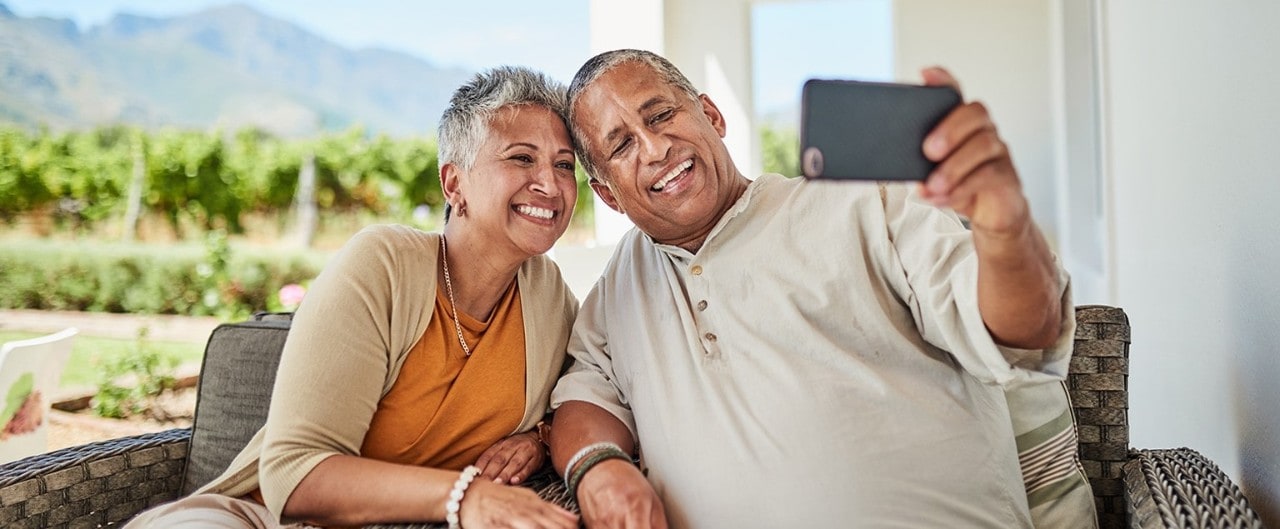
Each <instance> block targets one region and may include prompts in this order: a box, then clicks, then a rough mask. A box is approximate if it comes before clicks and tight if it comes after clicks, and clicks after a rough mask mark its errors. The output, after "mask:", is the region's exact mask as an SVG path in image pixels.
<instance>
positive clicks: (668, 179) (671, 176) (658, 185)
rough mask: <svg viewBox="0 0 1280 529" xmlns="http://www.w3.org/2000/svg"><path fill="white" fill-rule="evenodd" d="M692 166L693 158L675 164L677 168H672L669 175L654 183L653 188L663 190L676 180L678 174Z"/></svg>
mask: <svg viewBox="0 0 1280 529" xmlns="http://www.w3.org/2000/svg"><path fill="white" fill-rule="evenodd" d="M690 167H693V160H685V161H684V163H682V164H680V165H677V166H675V168H673V169H671V172H670V173H667V176H664V177H662V180H659V181H658V183H656V184H653V190H654V191H662V188H664V187H667V184H669V183H671V181H672V180H675V178H676V177H677V176H680V173H683V172H685V171H686V170H688V169H689V168H690Z"/></svg>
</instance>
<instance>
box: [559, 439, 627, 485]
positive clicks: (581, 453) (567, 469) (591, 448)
mask: <svg viewBox="0 0 1280 529" xmlns="http://www.w3.org/2000/svg"><path fill="white" fill-rule="evenodd" d="M605 448H616V449H618V451H619V452H622V453H624V454H625V453H626V451H625V450H623V449H622V447H620V446H618V445H617V443H610V442H608V441H603V442H599V443H595V444H589V445H587V446H584V447H582V450H578V453H576V454H573V457H571V458H569V464H567V465H565V466H564V486H566V487H568V486H569V476H571V475H573V466H574V465H577V464H578V462H579V461H582V458H584V457H587V454H590V453H592V452H595V451H596V450H603V449H605Z"/></svg>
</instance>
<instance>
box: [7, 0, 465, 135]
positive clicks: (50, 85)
mask: <svg viewBox="0 0 1280 529" xmlns="http://www.w3.org/2000/svg"><path fill="white" fill-rule="evenodd" d="M470 76H471V72H468V71H464V70H461V69H456V68H441V67H437V66H434V65H432V64H430V63H428V62H427V61H424V60H422V59H420V58H417V57H414V56H411V55H408V54H405V53H400V52H395V51H389V50H383V49H349V48H345V47H343V46H340V45H338V44H335V43H333V42H331V41H329V40H326V39H325V38H323V37H321V36H319V35H316V34H314V33H311V32H309V31H307V30H305V29H303V28H301V27H299V26H297V25H295V24H293V23H290V22H288V21H285V20H281V19H277V18H273V17H270V16H267V15H265V14H263V13H260V12H258V11H256V10H254V9H253V8H250V7H248V6H244V5H239V4H232V5H226V6H221V7H214V8H210V9H206V10H204V11H199V12H196V13H192V14H189V15H183V16H175V17H166V18H154V17H144V16H138V15H131V14H117V15H116V16H115V17H113V18H112V19H111V20H110V21H108V22H106V23H104V24H102V25H98V26H94V27H91V28H88V29H81V28H80V27H78V26H77V25H76V24H75V23H74V22H73V21H71V20H67V19H56V18H48V17H29V18H28V17H19V16H17V15H15V14H14V13H13V12H12V11H10V10H9V9H8V8H6V7H5V6H4V5H3V4H0V123H3V122H9V123H17V124H20V125H23V126H28V127H36V126H46V127H49V128H50V129H53V130H67V129H78V128H86V127H93V126H99V125H109V124H132V125H139V126H143V127H146V128H160V127H183V128H200V129H204V128H209V127H222V128H229V129H235V128H241V127H247V126H254V127H258V128H261V129H264V130H266V131H269V132H272V133H275V134H279V135H282V136H286V137H297V136H305V135H310V134H314V133H316V132H318V131H325V130H339V129H345V128H348V127H350V126H353V125H362V126H364V127H366V128H367V129H368V130H369V131H371V132H384V133H387V134H391V135H397V136H399V135H433V134H434V132H435V128H436V122H437V121H438V120H439V118H440V113H441V111H443V109H444V107H445V105H446V103H447V102H448V98H449V95H450V94H451V93H452V91H453V90H454V89H455V88H456V87H457V86H458V85H459V84H460V83H462V82H463V81H465V80H466V79H467V78H469V77H470Z"/></svg>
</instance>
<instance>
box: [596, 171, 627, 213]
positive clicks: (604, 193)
mask: <svg viewBox="0 0 1280 529" xmlns="http://www.w3.org/2000/svg"><path fill="white" fill-rule="evenodd" d="M589 183H590V184H591V190H592V191H595V192H596V196H598V197H600V200H601V201H602V202H604V204H605V205H606V206H609V209H612V210H614V211H617V212H618V213H621V214H623V215H626V214H627V212H625V211H623V210H622V206H620V205H618V199H616V198H614V196H613V190H612V189H609V184H606V183H604V182H601V181H600V180H599V179H598V178H592V179H591V180H590V182H589Z"/></svg>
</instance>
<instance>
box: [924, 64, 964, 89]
mask: <svg viewBox="0 0 1280 529" xmlns="http://www.w3.org/2000/svg"><path fill="white" fill-rule="evenodd" d="M920 77H921V78H923V79H924V84H925V86H950V87H951V88H954V89H956V91H957V92H959V91H960V82H959V81H956V78H955V77H954V76H952V75H951V72H948V71H947V70H946V69H945V68H942V67H941V66H930V67H928V68H925V69H923V70H920Z"/></svg>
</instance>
